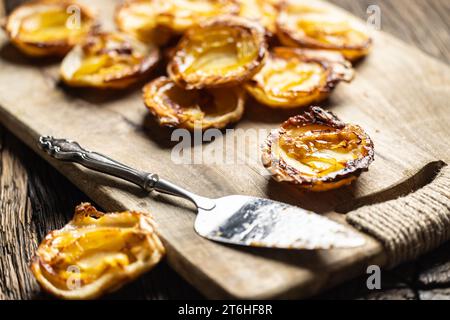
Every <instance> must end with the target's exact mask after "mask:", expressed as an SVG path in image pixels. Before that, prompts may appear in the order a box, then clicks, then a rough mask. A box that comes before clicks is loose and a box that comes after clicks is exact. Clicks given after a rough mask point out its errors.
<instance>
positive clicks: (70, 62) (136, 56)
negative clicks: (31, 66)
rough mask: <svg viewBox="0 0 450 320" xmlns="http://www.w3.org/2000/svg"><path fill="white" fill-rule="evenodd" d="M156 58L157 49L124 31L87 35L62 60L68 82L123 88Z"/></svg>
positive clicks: (153, 64)
mask: <svg viewBox="0 0 450 320" xmlns="http://www.w3.org/2000/svg"><path fill="white" fill-rule="evenodd" d="M158 60H159V50H158V48H157V47H156V46H154V45H151V44H144V43H141V42H140V41H138V40H136V39H135V38H133V37H131V36H129V35H127V34H124V33H116V32H114V33H100V34H96V35H92V36H89V37H88V38H87V39H86V40H85V41H84V42H83V43H82V44H80V45H78V46H76V47H75V48H73V50H72V51H71V52H69V54H68V55H67V56H66V57H65V58H64V60H63V62H62V64H61V69H60V73H61V78H62V80H63V81H64V82H65V83H66V84H68V85H69V86H75V87H95V88H116V89H120V88H125V87H128V86H129V85H131V84H132V83H134V82H137V81H139V80H141V79H142V78H144V77H145V76H146V75H148V73H149V72H150V71H151V70H152V69H153V67H154V66H155V64H156V63H157V62H158Z"/></svg>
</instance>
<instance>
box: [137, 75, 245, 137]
mask: <svg viewBox="0 0 450 320" xmlns="http://www.w3.org/2000/svg"><path fill="white" fill-rule="evenodd" d="M143 99H144V103H145V105H146V106H147V108H148V109H149V110H150V112H151V113H152V114H153V115H154V116H155V117H156V119H157V121H158V123H159V124H160V125H161V126H165V127H177V128H185V129H189V130H194V129H202V130H205V129H209V128H217V129H222V128H224V127H226V126H227V125H228V124H230V123H234V122H237V121H239V120H240V119H241V117H242V115H243V113H244V104H245V91H244V90H243V89H241V88H238V87H233V88H212V89H203V90H185V89H182V88H180V87H178V86H177V85H176V84H175V83H174V82H173V81H172V80H170V79H169V78H167V77H159V78H157V79H155V80H153V81H152V82H150V83H149V84H147V85H146V86H145V87H144V89H143Z"/></svg>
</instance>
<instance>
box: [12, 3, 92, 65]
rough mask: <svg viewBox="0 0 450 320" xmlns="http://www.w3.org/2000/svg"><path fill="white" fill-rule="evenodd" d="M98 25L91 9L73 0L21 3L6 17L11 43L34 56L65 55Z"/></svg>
mask: <svg viewBox="0 0 450 320" xmlns="http://www.w3.org/2000/svg"><path fill="white" fill-rule="evenodd" d="M97 26H98V25H97V24H96V22H95V18H94V14H93V13H92V11H91V10H90V9H89V8H87V7H85V6H83V5H81V4H79V3H77V2H75V1H70V0H63V1H55V0H37V1H31V2H28V3H25V4H23V5H20V6H18V7H17V8H16V9H15V10H14V11H13V12H12V13H11V14H10V15H9V16H8V18H7V20H6V23H5V26H4V28H5V30H6V32H7V34H8V36H9V38H10V39H11V42H12V43H13V44H14V45H15V46H16V47H18V48H19V49H20V50H21V51H23V52H24V53H25V54H28V55H30V56H34V57H43V56H64V55H65V54H66V53H67V52H69V51H70V49H72V47H73V46H74V45H76V44H77V43H79V42H80V41H81V40H82V39H83V38H84V37H85V36H86V35H88V34H90V33H92V32H94V31H95V29H96V27H97Z"/></svg>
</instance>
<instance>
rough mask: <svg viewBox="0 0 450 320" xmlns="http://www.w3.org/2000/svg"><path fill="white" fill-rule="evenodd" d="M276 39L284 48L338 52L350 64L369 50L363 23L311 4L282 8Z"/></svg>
mask: <svg viewBox="0 0 450 320" xmlns="http://www.w3.org/2000/svg"><path fill="white" fill-rule="evenodd" d="M277 35H278V38H279V39H280V41H281V43H282V44H283V45H286V46H293V47H302V48H312V49H322V50H333V51H338V52H340V53H342V54H343V55H344V57H345V58H346V59H348V60H350V61H354V60H357V59H359V58H361V57H363V56H365V55H367V54H368V53H369V52H370V49H371V47H372V39H371V37H370V36H369V34H368V30H367V27H366V26H365V25H364V24H363V23H361V22H360V21H358V20H357V19H356V18H354V17H353V16H351V15H350V14H348V13H347V12H345V11H343V10H339V9H337V8H334V7H331V6H330V5H328V4H325V3H322V2H316V1H313V0H297V1H287V2H285V3H284V4H282V5H281V7H280V11H279V15H278V18H277Z"/></svg>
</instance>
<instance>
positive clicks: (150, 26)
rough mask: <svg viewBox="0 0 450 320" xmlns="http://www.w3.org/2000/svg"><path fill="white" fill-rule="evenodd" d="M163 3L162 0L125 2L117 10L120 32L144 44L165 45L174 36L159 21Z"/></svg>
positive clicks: (131, 0) (115, 16)
mask: <svg viewBox="0 0 450 320" xmlns="http://www.w3.org/2000/svg"><path fill="white" fill-rule="evenodd" d="M166 2H167V1H166ZM163 3H164V1H161V0H127V1H124V2H122V3H121V4H120V5H119V6H118V7H117V9H116V12H115V15H114V19H115V23H116V25H117V27H118V28H119V30H120V31H123V32H125V33H128V34H130V35H132V36H134V37H136V38H137V39H139V40H140V41H142V42H145V43H147V42H149V43H153V44H155V45H164V44H166V43H167V42H168V41H169V39H170V37H171V36H172V31H171V30H170V29H169V28H167V27H164V26H161V25H159V24H158V21H157V16H158V12H159V10H161V6H162V4H163Z"/></svg>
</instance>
